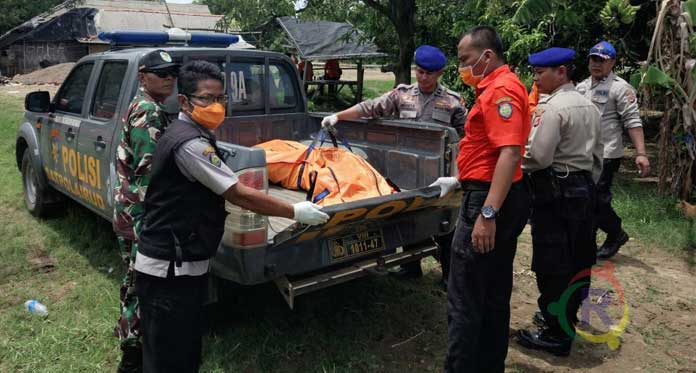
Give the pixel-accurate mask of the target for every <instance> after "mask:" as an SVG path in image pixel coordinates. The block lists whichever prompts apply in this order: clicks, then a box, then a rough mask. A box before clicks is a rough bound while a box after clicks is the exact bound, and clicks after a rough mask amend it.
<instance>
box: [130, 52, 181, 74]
mask: <svg viewBox="0 0 696 373" xmlns="http://www.w3.org/2000/svg"><path fill="white" fill-rule="evenodd" d="M178 67H179V65H178V64H176V63H175V62H174V61H172V56H170V55H169V53H167V52H165V51H163V50H161V49H157V50H154V51H152V52H150V53H148V54H146V55H144V56H143V58H142V59H141V60H140V64H139V65H138V71H147V70H163V69H173V68H178Z"/></svg>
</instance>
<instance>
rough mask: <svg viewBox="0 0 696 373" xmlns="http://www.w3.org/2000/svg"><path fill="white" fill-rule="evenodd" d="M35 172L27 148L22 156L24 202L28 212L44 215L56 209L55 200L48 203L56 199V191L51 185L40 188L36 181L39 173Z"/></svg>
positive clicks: (29, 151)
mask: <svg viewBox="0 0 696 373" xmlns="http://www.w3.org/2000/svg"><path fill="white" fill-rule="evenodd" d="M37 172H38V171H37V170H36V168H35V167H34V164H33V163H32V161H31V150H30V149H29V148H27V149H26V150H24V155H23V156H22V189H23V190H24V204H25V205H26V206H27V210H29V213H30V214H32V215H34V216H36V217H46V216H47V215H49V214H50V213H52V212H54V211H56V207H57V204H56V203H55V202H53V203H50V201H55V200H56V198H55V195H56V191H55V190H53V188H51V187H47V188H42V187H41V186H40V185H39V182H38V178H39V174H38V173H37ZM51 197H53V198H51Z"/></svg>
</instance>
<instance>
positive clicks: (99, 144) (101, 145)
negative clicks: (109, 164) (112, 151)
mask: <svg viewBox="0 0 696 373" xmlns="http://www.w3.org/2000/svg"><path fill="white" fill-rule="evenodd" d="M94 149H96V150H97V151H102V150H104V149H106V141H104V138H103V137H101V136H97V141H95V142H94Z"/></svg>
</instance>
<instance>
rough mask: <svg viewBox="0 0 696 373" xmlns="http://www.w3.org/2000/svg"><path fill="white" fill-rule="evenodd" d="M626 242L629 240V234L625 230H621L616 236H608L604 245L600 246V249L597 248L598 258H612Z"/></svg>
mask: <svg viewBox="0 0 696 373" xmlns="http://www.w3.org/2000/svg"><path fill="white" fill-rule="evenodd" d="M626 242H628V234H627V233H626V232H624V231H623V230H621V233H619V234H618V235H617V236H615V237H610V236H607V239H606V240H604V243H603V244H602V246H601V247H600V248H599V250H597V258H598V259H609V258H611V257H612V256H614V255H616V253H618V252H619V249H620V248H621V246H623V245H624V244H625V243H626Z"/></svg>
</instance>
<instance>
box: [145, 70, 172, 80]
mask: <svg viewBox="0 0 696 373" xmlns="http://www.w3.org/2000/svg"><path fill="white" fill-rule="evenodd" d="M143 72H144V73H150V74H155V75H157V77H158V78H160V79H164V78H166V77H168V76H171V77H172V78H176V77H177V76H178V75H179V72H178V71H175V70H143Z"/></svg>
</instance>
